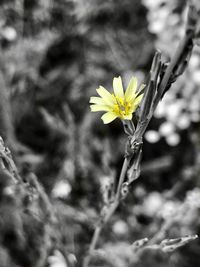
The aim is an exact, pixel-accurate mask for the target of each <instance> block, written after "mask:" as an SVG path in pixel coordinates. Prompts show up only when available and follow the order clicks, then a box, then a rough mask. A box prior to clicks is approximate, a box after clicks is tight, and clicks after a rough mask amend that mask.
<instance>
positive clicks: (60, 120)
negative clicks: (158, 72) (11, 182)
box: [0, 0, 200, 267]
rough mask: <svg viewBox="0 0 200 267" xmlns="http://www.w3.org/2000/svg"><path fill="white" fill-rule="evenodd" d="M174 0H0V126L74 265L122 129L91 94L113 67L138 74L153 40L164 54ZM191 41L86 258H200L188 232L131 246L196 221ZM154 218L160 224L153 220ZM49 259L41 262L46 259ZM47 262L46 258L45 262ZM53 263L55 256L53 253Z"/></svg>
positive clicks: (177, 8) (173, 262)
mask: <svg viewBox="0 0 200 267" xmlns="http://www.w3.org/2000/svg"><path fill="white" fill-rule="evenodd" d="M185 5H186V1H184V0H143V1H137V0H124V1H119V0H115V1H114V0H109V1H108V0H107V1H105V0H101V1H100V0H87V1H84V0H4V1H3V0H2V1H0V50H1V51H0V122H1V123H0V135H1V136H2V137H3V138H4V140H5V142H6V144H7V145H8V146H9V147H10V149H11V151H12V153H13V157H14V159H15V162H16V164H17V167H18V169H19V170H20V173H21V175H22V176H23V175H26V174H27V173H30V172H34V173H35V174H36V175H37V177H38V179H39V181H40V182H41V183H42V185H43V186H44V189H45V191H46V192H47V194H48V195H49V197H50V198H51V199H52V203H53V205H54V206H55V208H56V209H57V212H58V213H59V214H60V218H61V221H62V227H63V232H65V234H66V249H67V251H68V252H69V255H71V256H73V257H74V258H76V261H77V263H76V266H82V260H83V257H84V256H85V254H86V252H87V249H88V246H89V243H90V240H91V237H92V234H93V231H94V227H95V223H96V222H97V220H98V217H99V213H100V210H101V208H102V206H103V205H104V204H105V203H106V199H105V198H106V197H105V194H104V192H105V188H106V187H107V186H108V185H109V184H111V183H113V181H114V180H115V179H117V177H118V176H119V173H120V169H121V165H122V163H123V155H124V146H125V141H126V136H125V134H124V132H123V129H122V125H121V123H120V121H118V120H116V121H114V122H113V123H111V124H109V125H104V124H103V123H102V121H101V119H100V116H101V114H99V113H90V109H89V98H90V96H94V95H95V94H96V91H95V89H96V88H97V87H98V86H99V85H103V86H105V87H106V88H108V89H111V88H112V79H113V77H114V76H118V75H121V76H122V78H123V81H124V84H125V85H126V84H127V83H128V81H129V79H130V78H131V77H132V75H135V76H137V77H138V79H139V81H140V82H141V83H142V82H143V83H145V80H146V79H147V77H148V71H149V69H150V66H151V61H152V57H153V55H154V52H155V50H156V49H159V50H161V51H162V54H163V59H164V60H169V59H170V57H171V56H172V55H173V52H174V50H175V48H176V46H177V44H178V42H179V40H180V38H181V37H182V34H183V30H184V23H185V19H186V11H185ZM199 55H200V48H199V47H198V46H196V47H195V49H194V51H193V54H192V57H191V60H190V62H189V66H188V68H187V70H186V72H185V73H184V75H182V76H181V78H179V79H178V81H177V82H176V83H175V84H174V85H173V86H172V88H171V90H170V91H169V92H167V94H166V95H165V97H164V99H163V101H162V102H161V103H160V104H159V106H158V108H157V110H156V112H155V115H154V117H153V119H152V121H151V123H150V125H149V127H148V129H147V131H146V133H145V138H144V147H143V159H142V168H141V170H142V172H141V177H140V178H139V179H138V180H137V181H135V182H134V184H133V186H132V188H131V190H130V193H129V195H128V197H127V198H126V199H125V200H124V201H123V202H122V203H121V205H120V207H119V208H118V210H117V212H116V213H115V215H114V216H113V217H112V219H111V221H110V222H109V223H108V225H107V227H106V228H105V229H104V231H103V233H102V235H101V238H100V242H99V247H100V248H101V249H102V250H103V251H105V252H106V253H108V254H107V255H109V257H108V256H107V257H106V259H105V258H97V259H94V260H93V262H92V264H91V266H115V267H129V266H133V265H134V266H141V267H146V266H154V267H157V266H159V267H167V266H177V267H189V266H190V267H198V266H200V254H199V251H200V250H199V249H200V242H199V241H198V239H197V240H195V241H193V242H192V243H190V244H188V245H186V246H184V247H183V248H180V249H178V250H176V251H174V252H172V253H169V254H166V253H164V252H161V251H157V250H155V251H154V250H153V251H146V252H145V251H144V252H143V254H142V255H141V257H140V258H139V259H138V258H136V257H134V255H133V253H132V252H131V250H130V249H129V247H130V245H131V244H132V243H133V242H134V241H135V240H137V239H141V238H144V237H148V238H150V239H151V238H153V240H155V241H156V242H160V241H162V240H163V239H165V238H176V237H180V236H185V235H192V234H198V233H199V231H200V216H199V215H200V189H199V185H200V180H199V174H200V132H199V131H200V90H199V85H200V57H199ZM163 229H164V230H163ZM47 266H48V265H47ZM52 266H53V265H52ZM60 266H61V265H60Z"/></svg>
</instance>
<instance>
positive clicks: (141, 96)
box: [130, 94, 144, 112]
mask: <svg viewBox="0 0 200 267" xmlns="http://www.w3.org/2000/svg"><path fill="white" fill-rule="evenodd" d="M143 95H144V94H141V95H139V96H138V97H137V98H136V99H135V100H134V101H133V103H132V107H131V109H130V111H131V112H135V110H136V109H137V107H138V105H139V104H140V102H141V100H142V98H143Z"/></svg>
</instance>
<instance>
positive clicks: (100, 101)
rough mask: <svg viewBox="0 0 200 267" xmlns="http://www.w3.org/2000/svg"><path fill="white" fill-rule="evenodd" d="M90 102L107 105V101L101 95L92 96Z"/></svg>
mask: <svg viewBox="0 0 200 267" xmlns="http://www.w3.org/2000/svg"><path fill="white" fill-rule="evenodd" d="M90 103H92V104H99V105H105V104H106V103H105V101H104V100H103V98H101V97H96V96H92V97H90Z"/></svg>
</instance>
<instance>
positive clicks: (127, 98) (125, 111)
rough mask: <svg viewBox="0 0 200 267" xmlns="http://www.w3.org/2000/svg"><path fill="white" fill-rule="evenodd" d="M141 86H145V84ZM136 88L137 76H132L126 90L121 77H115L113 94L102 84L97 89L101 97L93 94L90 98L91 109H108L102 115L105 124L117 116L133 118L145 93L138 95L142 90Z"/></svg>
mask: <svg viewBox="0 0 200 267" xmlns="http://www.w3.org/2000/svg"><path fill="white" fill-rule="evenodd" d="M141 87H142V88H144V85H142V86H141ZM142 88H141V89H142ZM136 89H137V78H136V77H132V79H131V80H130V82H129V85H128V87H127V89H126V91H125V92H124V89H123V85H122V79H121V77H120V76H119V77H118V78H114V79H113V90H114V93H113V94H111V93H109V92H108V91H107V90H106V89H105V88H104V87H103V86H100V87H99V88H98V89H97V93H98V94H99V96H100V97H95V96H93V97H91V98H90V103H91V105H90V108H91V111H92V112H96V111H106V113H105V114H104V115H103V116H102V117H101V119H102V120H103V122H104V123H105V124H107V123H110V122H112V121H113V120H115V119H116V118H120V119H121V120H131V119H132V114H133V113H134V112H135V110H136V109H137V107H138V105H139V104H140V102H141V100H142V97H143V94H140V95H138V94H139V92H140V91H141V90H139V92H136Z"/></svg>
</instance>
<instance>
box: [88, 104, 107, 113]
mask: <svg viewBox="0 0 200 267" xmlns="http://www.w3.org/2000/svg"><path fill="white" fill-rule="evenodd" d="M90 109H91V111H92V112H97V111H110V108H109V107H108V106H106V105H91V106H90Z"/></svg>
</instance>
